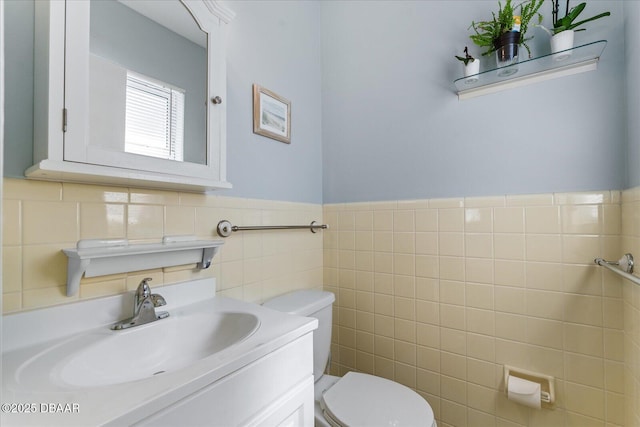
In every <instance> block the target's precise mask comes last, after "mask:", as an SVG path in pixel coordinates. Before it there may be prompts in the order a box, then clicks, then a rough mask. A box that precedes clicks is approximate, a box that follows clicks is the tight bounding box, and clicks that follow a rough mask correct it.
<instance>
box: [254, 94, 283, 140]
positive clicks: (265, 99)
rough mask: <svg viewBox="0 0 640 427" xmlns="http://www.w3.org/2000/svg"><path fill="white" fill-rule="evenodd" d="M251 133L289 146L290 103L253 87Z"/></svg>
mask: <svg viewBox="0 0 640 427" xmlns="http://www.w3.org/2000/svg"><path fill="white" fill-rule="evenodd" d="M253 133H257V134H258V135H262V136H266V137H267V138H272V139H275V140H278V141H282V142H285V143H287V144H291V102H290V101H288V100H286V99H284V98H283V97H281V96H279V95H277V94H275V93H273V92H271V91H270V90H267V89H265V88H263V87H262V86H260V85H257V84H254V85H253Z"/></svg>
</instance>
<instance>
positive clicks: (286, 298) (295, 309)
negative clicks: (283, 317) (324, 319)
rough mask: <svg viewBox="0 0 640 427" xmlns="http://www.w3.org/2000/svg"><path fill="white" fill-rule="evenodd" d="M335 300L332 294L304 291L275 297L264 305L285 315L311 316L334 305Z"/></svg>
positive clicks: (312, 290) (310, 290)
mask: <svg viewBox="0 0 640 427" xmlns="http://www.w3.org/2000/svg"><path fill="white" fill-rule="evenodd" d="M335 299H336V298H335V296H334V295H333V293H331V292H327V291H318V290H314V289H304V290H300V291H294V292H289V293H288V294H284V295H280V296H277V297H274V298H272V299H270V300H268V301H265V302H264V304H263V305H264V306H265V307H269V308H271V309H273V310H278V311H282V312H284V313H290V314H296V315H298V316H310V315H312V314H313V313H315V312H317V311H320V310H322V309H323V308H325V307H328V306H330V305H331V304H333V302H334V301H335Z"/></svg>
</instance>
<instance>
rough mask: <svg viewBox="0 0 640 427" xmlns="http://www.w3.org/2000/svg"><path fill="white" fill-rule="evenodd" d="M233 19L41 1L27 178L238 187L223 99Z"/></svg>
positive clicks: (193, 0) (127, 5) (119, 4)
mask: <svg viewBox="0 0 640 427" xmlns="http://www.w3.org/2000/svg"><path fill="white" fill-rule="evenodd" d="M232 17H233V14H232V13H231V12H230V11H228V10H227V9H225V8H224V7H222V6H221V5H220V4H219V3H218V2H214V1H210V0H183V1H178V0H156V1H145V2H139V1H135V0H134V1H131V0H122V1H116V0H87V1H65V0H51V1H42V2H36V29H37V30H36V69H37V70H39V71H38V72H37V73H36V83H35V92H36V104H37V105H38V107H36V113H35V122H36V123H35V128H36V131H35V146H34V161H35V163H36V164H35V165H34V166H33V167H32V168H30V169H29V170H27V172H26V173H25V174H26V175H27V177H29V178H35V179H52V180H62V181H67V180H69V181H82V182H100V183H112V184H124V185H130V184H134V185H138V186H143V187H155V188H167V189H173V188H178V189H185V190H193V191H203V190H208V189H215V188H229V187H230V184H229V183H228V182H226V104H225V103H224V102H222V103H221V102H217V100H218V99H222V100H224V99H225V98H226V61H225V47H224V45H225V27H226V24H227V23H228V22H229V21H230V19H231V18H232ZM216 97H217V98H216ZM214 98H215V99H216V102H215V103H214V102H212V101H211V100H213V99H214Z"/></svg>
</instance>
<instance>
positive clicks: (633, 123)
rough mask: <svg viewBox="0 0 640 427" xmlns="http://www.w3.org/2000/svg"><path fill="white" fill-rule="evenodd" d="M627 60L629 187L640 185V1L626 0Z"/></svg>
mask: <svg viewBox="0 0 640 427" xmlns="http://www.w3.org/2000/svg"><path fill="white" fill-rule="evenodd" d="M624 12H625V61H626V70H627V117H628V123H629V126H628V129H629V133H628V136H627V140H628V144H629V146H628V151H627V162H628V164H629V167H628V169H629V175H628V179H627V187H629V188H630V187H637V186H639V185H640V80H638V70H640V26H638V22H640V2H637V1H627V2H624Z"/></svg>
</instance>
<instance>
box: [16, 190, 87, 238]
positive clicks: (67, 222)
mask: <svg viewBox="0 0 640 427" xmlns="http://www.w3.org/2000/svg"><path fill="white" fill-rule="evenodd" d="M22 206H23V213H22V219H23V221H22V224H23V231H24V234H23V239H24V240H23V244H25V245H30V244H44V243H56V242H76V241H77V240H78V237H79V220H78V204H77V203H64V202H40V201H31V200H28V201H24V202H23V203H22ZM52 224H55V225H56V226H55V227H52V226H51V225H52Z"/></svg>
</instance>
